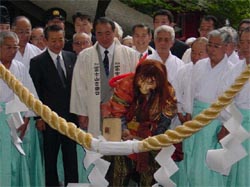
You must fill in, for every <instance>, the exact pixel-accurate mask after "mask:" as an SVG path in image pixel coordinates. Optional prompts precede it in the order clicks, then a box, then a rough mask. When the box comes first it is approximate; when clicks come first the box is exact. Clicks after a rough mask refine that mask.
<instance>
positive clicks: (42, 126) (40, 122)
mask: <svg viewBox="0 0 250 187" xmlns="http://www.w3.org/2000/svg"><path fill="white" fill-rule="evenodd" d="M36 128H37V130H39V131H44V130H45V129H46V124H45V122H44V121H43V119H37V120H36Z"/></svg>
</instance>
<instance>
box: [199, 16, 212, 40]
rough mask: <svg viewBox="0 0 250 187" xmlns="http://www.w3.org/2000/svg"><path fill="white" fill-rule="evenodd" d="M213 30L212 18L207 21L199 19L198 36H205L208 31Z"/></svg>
mask: <svg viewBox="0 0 250 187" xmlns="http://www.w3.org/2000/svg"><path fill="white" fill-rule="evenodd" d="M212 30H214V22H213V21H212V20H209V21H205V20H203V21H201V24H200V28H199V33H200V37H206V38H207V35H208V33H209V32H210V31H212Z"/></svg>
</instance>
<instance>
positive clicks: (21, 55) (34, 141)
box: [12, 16, 44, 186]
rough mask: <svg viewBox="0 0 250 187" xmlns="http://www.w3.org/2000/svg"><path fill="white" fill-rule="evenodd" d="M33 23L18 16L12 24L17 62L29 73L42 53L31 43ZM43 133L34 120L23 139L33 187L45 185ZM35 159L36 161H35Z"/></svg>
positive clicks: (31, 121)
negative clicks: (42, 154)
mask: <svg viewBox="0 0 250 187" xmlns="http://www.w3.org/2000/svg"><path fill="white" fill-rule="evenodd" d="M31 28H32V26H31V23H30V20H29V19H28V18H27V17H25V16H18V17H16V18H15V19H14V20H13V23H12V30H13V32H15V33H16V34H17V36H18V38H19V46H20V47H19V49H18V51H17V53H16V56H15V60H18V61H19V62H21V63H23V65H24V66H25V67H26V68H27V70H28V71H29V69H30V60H31V58H33V57H35V56H37V55H39V54H40V53H41V52H42V51H41V50H40V49H39V48H38V47H36V46H35V45H33V44H31V43H29V41H30V37H31ZM41 136H42V135H41V132H39V131H38V130H37V129H36V125H35V120H33V118H31V119H30V121H29V128H28V131H27V133H26V135H25V137H24V139H23V145H24V149H25V151H26V154H27V155H29V156H28V158H29V160H30V161H29V168H30V172H31V173H34V175H33V176H31V177H30V178H31V180H32V182H31V185H33V186H41V185H44V175H43V172H41V171H42V169H43V163H42V162H43V161H42V158H43V157H42V156H40V155H41V153H42V150H40V149H41V145H42V142H41V141H42V139H41ZM34 158H35V159H34ZM37 168H39V171H38V172H37V173H39V174H36V172H33V171H35V170H36V169H37Z"/></svg>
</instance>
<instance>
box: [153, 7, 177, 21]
mask: <svg viewBox="0 0 250 187" xmlns="http://www.w3.org/2000/svg"><path fill="white" fill-rule="evenodd" d="M156 16H167V17H168V20H169V22H170V23H173V22H174V16H173V14H172V12H170V11H169V10H166V9H160V10H157V11H156V12H155V13H154V16H153V21H155V17H156Z"/></svg>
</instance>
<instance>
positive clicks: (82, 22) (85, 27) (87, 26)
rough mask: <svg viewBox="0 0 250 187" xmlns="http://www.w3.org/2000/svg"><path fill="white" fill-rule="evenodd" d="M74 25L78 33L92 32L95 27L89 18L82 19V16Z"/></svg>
mask: <svg viewBox="0 0 250 187" xmlns="http://www.w3.org/2000/svg"><path fill="white" fill-rule="evenodd" d="M74 25H75V32H76V33H81V32H84V33H87V34H90V33H91V30H92V28H93V26H92V23H90V22H89V21H88V20H87V19H81V18H76V20H75V24H74Z"/></svg>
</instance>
